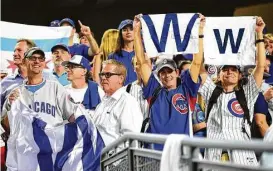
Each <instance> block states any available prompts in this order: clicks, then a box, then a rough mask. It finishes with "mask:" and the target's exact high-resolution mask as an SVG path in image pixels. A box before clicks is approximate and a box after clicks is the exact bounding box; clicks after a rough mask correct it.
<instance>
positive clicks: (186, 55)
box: [182, 54, 193, 61]
mask: <svg viewBox="0 0 273 171" xmlns="http://www.w3.org/2000/svg"><path fill="white" fill-rule="evenodd" d="M182 55H183V57H184V58H185V59H187V60H191V61H192V59H193V54H182Z"/></svg>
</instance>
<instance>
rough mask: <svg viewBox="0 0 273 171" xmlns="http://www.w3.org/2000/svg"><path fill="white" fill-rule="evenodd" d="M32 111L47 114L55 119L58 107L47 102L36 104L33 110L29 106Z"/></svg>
mask: <svg viewBox="0 0 273 171" xmlns="http://www.w3.org/2000/svg"><path fill="white" fill-rule="evenodd" d="M29 108H30V109H33V110H34V111H35V112H37V113H46V114H50V115H52V116H53V117H55V112H56V107H55V106H52V105H51V104H49V103H45V102H34V105H33V108H32V106H31V105H29Z"/></svg>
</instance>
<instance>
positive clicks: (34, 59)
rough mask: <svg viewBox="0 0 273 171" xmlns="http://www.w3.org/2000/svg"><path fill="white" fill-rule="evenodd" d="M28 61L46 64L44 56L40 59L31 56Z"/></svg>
mask: <svg viewBox="0 0 273 171" xmlns="http://www.w3.org/2000/svg"><path fill="white" fill-rule="evenodd" d="M28 59H29V60H30V61H36V60H37V59H38V61H39V62H45V57H43V56H40V57H36V56H30V57H28Z"/></svg>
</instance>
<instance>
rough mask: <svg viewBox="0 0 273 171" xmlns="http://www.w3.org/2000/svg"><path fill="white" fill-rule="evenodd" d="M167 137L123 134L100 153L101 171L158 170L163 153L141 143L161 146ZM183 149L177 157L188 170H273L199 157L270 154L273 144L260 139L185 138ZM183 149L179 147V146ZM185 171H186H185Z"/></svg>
mask: <svg viewBox="0 0 273 171" xmlns="http://www.w3.org/2000/svg"><path fill="white" fill-rule="evenodd" d="M167 137H168V136H167V135H157V134H143V133H125V134H124V135H123V136H122V137H121V138H119V139H117V140H116V141H114V142H113V143H111V144H110V145H108V146H106V147H105V148H104V149H103V151H102V154H101V170H102V171H104V170H107V171H115V170H118V171H123V170H124V171H128V170H129V171H154V170H155V171H158V170H160V160H161V155H162V151H157V150H153V149H150V148H149V149H148V148H143V147H141V146H142V145H141V144H143V143H146V144H147V143H149V144H164V143H165V141H166V139H167ZM182 146H183V147H186V148H187V149H188V151H189V153H187V154H182V156H180V158H181V161H183V163H187V170H190V171H197V170H202V169H206V170H208V169H209V170H210V169H213V170H221V171H222V170H242V171H254V170H256V171H258V170H259V171H273V168H268V167H263V166H256V167H254V166H246V165H239V164H234V163H232V164H231V163H230V162H220V161H219V162H217V161H209V160H204V159H200V158H199V149H200V148H220V149H229V150H251V151H255V152H265V151H266V152H273V143H268V142H263V141H260V140H253V141H249V142H246V141H220V140H211V139H204V138H190V137H189V138H185V139H183V141H182ZM181 150H182V147H181ZM272 162H273V161H272ZM184 170H185V169H184Z"/></svg>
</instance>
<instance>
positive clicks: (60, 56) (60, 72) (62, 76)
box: [51, 44, 71, 86]
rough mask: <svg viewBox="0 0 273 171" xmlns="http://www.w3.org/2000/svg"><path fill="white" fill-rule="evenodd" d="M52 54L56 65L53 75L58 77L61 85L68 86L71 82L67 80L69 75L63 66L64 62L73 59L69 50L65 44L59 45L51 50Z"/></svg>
mask: <svg viewBox="0 0 273 171" xmlns="http://www.w3.org/2000/svg"><path fill="white" fill-rule="evenodd" d="M51 52H52V56H53V57H52V59H53V63H54V71H53V75H54V76H55V77H56V79H57V80H58V81H59V83H61V84H62V85H63V86H66V85H68V84H69V83H70V82H69V81H68V80H67V73H66V71H65V68H64V66H62V62H64V61H69V60H70V59H71V55H70V52H69V49H68V47H67V46H66V45H64V44H57V45H55V46H53V47H52V48H51Z"/></svg>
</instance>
